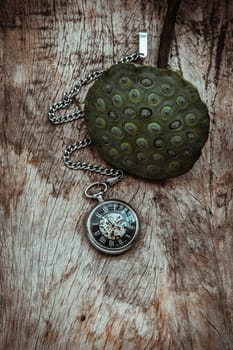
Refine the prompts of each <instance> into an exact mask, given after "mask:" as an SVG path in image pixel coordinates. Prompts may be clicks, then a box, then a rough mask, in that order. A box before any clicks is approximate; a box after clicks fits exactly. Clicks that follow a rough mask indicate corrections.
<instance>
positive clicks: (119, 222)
mask: <svg viewBox="0 0 233 350" xmlns="http://www.w3.org/2000/svg"><path fill="white" fill-rule="evenodd" d="M87 230H88V238H89V240H90V241H91V243H92V244H93V245H94V247H95V248H97V249H98V250H100V251H102V252H105V253H109V254H119V253H123V252H125V251H126V250H128V249H129V248H130V247H131V246H132V244H133V242H134V241H135V239H136V238H137V235H138V232H139V221H138V217H137V214H136V213H135V211H134V210H133V209H132V208H131V206H129V205H128V204H126V203H124V202H122V201H119V200H106V201H104V202H101V203H99V204H98V205H97V206H96V207H95V208H94V209H92V211H91V213H90V215H89V217H88V220H87Z"/></svg>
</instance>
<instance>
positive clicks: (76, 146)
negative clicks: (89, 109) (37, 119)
mask: <svg viewBox="0 0 233 350" xmlns="http://www.w3.org/2000/svg"><path fill="white" fill-rule="evenodd" d="M140 57H142V54H140V53H134V54H132V55H128V56H125V57H122V58H121V59H120V60H119V61H118V62H117V64H121V63H130V62H135V61H137V60H138V59H139V58H140ZM103 72H104V71H103V70H99V71H95V72H93V73H90V74H88V75H87V77H86V78H84V79H80V80H79V82H78V83H77V84H76V85H75V86H74V88H73V89H72V90H69V91H67V92H65V93H64V98H63V100H61V101H59V102H56V103H54V104H53V105H52V106H51V107H50V109H49V113H48V118H49V120H50V122H51V123H52V124H55V125H58V124H64V123H68V122H71V121H74V120H77V119H80V118H83V117H84V112H83V111H82V110H77V111H74V112H73V113H69V114H66V115H63V116H57V115H56V112H57V111H59V110H61V109H65V108H67V107H68V106H69V105H70V104H71V103H72V102H73V98H74V97H75V96H77V95H78V93H79V92H80V90H81V88H82V87H83V86H84V85H87V84H89V83H91V82H93V81H94V80H96V79H98V78H99V77H101V76H102V74H103ZM91 143H92V140H91V138H90V137H88V138H85V139H84V140H82V141H78V142H76V143H73V144H72V145H69V146H68V147H67V148H66V149H65V151H64V155H63V160H64V164H65V165H66V166H67V167H68V168H70V169H74V170H88V171H92V172H95V173H98V174H101V175H106V176H113V177H117V178H118V179H119V180H121V179H122V178H123V176H124V173H123V171H122V170H119V169H111V168H105V167H102V166H99V165H96V164H90V163H86V162H78V161H76V162H74V161H72V160H71V156H72V154H73V153H74V152H75V151H79V150H80V149H82V148H85V147H88V146H89V145H90V144H91Z"/></svg>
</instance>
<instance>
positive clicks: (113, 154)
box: [109, 148, 119, 159]
mask: <svg viewBox="0 0 233 350" xmlns="http://www.w3.org/2000/svg"><path fill="white" fill-rule="evenodd" d="M109 155H110V157H112V158H113V159H117V158H118V157H119V153H118V151H117V150H116V149H115V148H111V149H110V150H109Z"/></svg>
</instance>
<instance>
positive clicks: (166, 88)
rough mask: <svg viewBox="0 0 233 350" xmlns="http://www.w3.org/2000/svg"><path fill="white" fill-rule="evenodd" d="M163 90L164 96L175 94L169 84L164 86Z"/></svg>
mask: <svg viewBox="0 0 233 350" xmlns="http://www.w3.org/2000/svg"><path fill="white" fill-rule="evenodd" d="M161 90H162V92H163V94H164V95H168V96H170V95H172V93H173V88H172V86H171V85H170V84H168V83H164V84H162V86H161Z"/></svg>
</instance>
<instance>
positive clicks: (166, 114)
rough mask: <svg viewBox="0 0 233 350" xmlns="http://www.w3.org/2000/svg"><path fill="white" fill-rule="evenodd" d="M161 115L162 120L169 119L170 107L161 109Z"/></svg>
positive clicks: (171, 113) (171, 111) (171, 112)
mask: <svg viewBox="0 0 233 350" xmlns="http://www.w3.org/2000/svg"><path fill="white" fill-rule="evenodd" d="M161 115H162V117H163V118H169V117H171V116H172V115H173V110H172V108H171V107H170V106H165V107H163V108H162V109H161Z"/></svg>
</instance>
